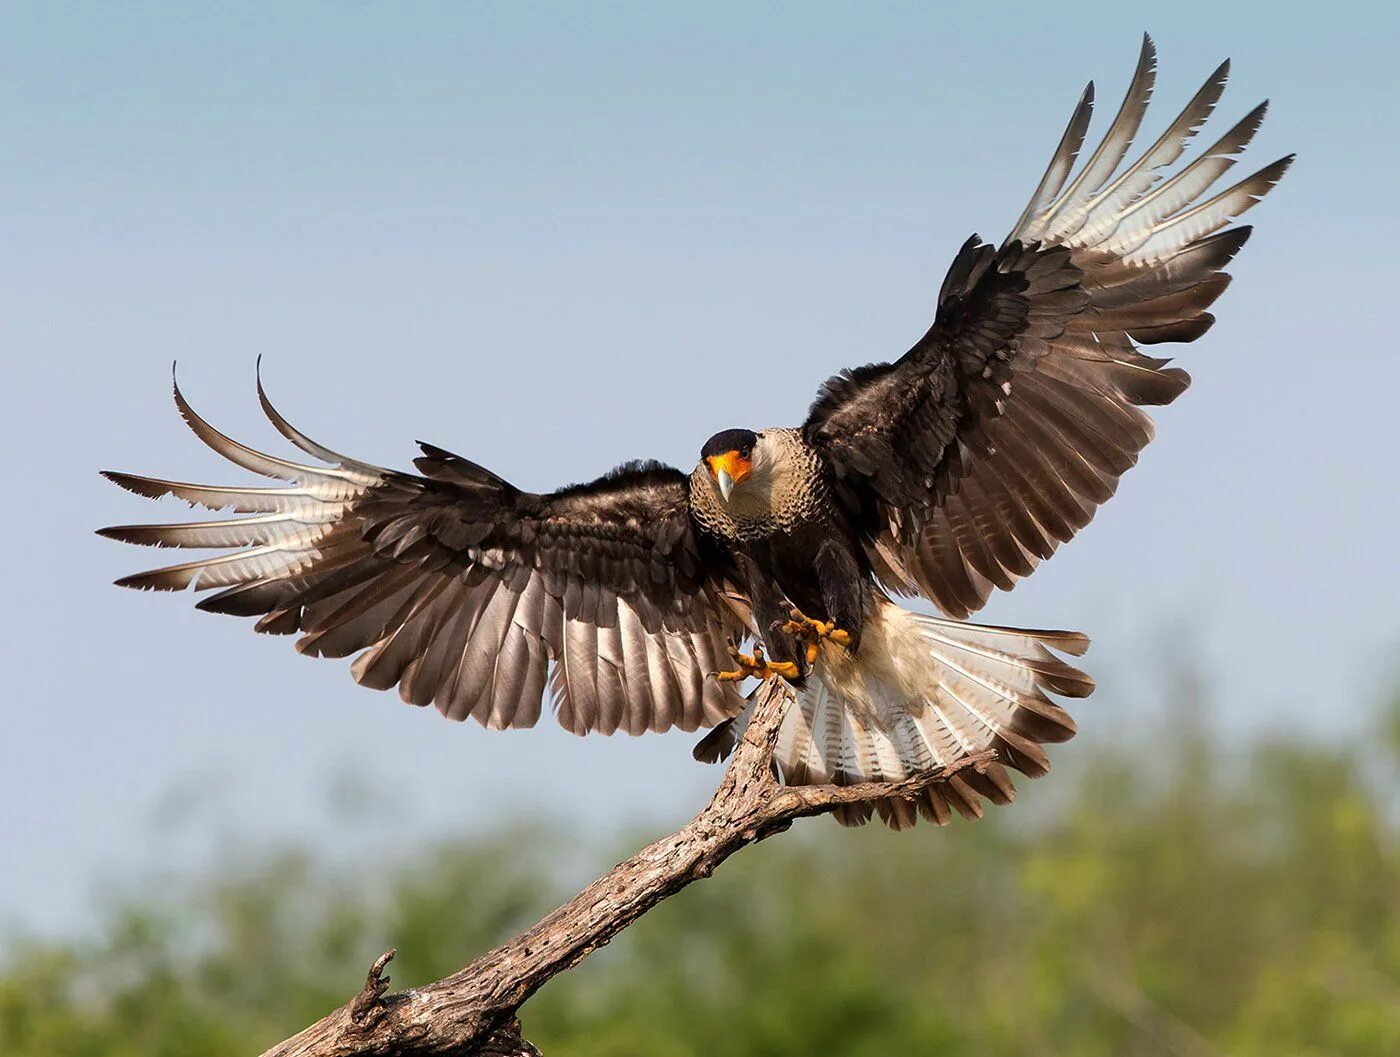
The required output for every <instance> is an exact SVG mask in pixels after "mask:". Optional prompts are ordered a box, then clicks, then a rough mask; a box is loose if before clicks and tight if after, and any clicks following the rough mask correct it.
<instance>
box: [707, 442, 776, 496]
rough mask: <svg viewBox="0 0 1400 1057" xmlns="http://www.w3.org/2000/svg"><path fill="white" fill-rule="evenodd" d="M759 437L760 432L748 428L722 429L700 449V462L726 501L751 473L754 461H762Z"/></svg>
mask: <svg viewBox="0 0 1400 1057" xmlns="http://www.w3.org/2000/svg"><path fill="white" fill-rule="evenodd" d="M762 439H763V435H762V434H761V433H755V432H754V431H753V430H751V429H726V430H723V431H722V432H720V433H716V434H715V435H714V436H713V437H711V438H710V439H709V440H707V441H705V446H704V447H703V448H701V449H700V465H701V466H703V467H705V468H706V469H707V470H708V471H709V474H710V480H712V481H714V483H715V487H716V488H717V489H719V494H720V495H721V496H722V497H723V498H724V501H725V502H726V503H727V502H729V497H730V496H731V495H733V494H734V489H736V488H738V487H739V486H740V485H742V484H743V483H744V482H745V481H747V480H748V479H749V478H751V477H752V476H753V474H754V468H755V463H756V462H761V461H762V453H761V452H760V450H759V449H760V446H761V443H762Z"/></svg>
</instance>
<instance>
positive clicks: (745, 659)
mask: <svg viewBox="0 0 1400 1057" xmlns="http://www.w3.org/2000/svg"><path fill="white" fill-rule="evenodd" d="M729 656H731V657H733V658H734V663H735V664H737V665H738V668H736V669H734V670H733V671H728V672H713V673H711V674H713V675H714V677H715V678H716V679H718V680H719V681H720V682H722V683H738V682H742V681H743V680H745V679H747V678H748V677H749V676H751V675H754V676H757V677H758V678H760V679H774V678H777V677H778V676H782V677H783V678H784V679H796V678H797V676H798V675H799V672H798V670H797V665H795V664H793V663H792V662H791V661H770V660H768V659H767V658H766V657H764V656H763V646H762V645H761V644H759V643H754V647H753V656H752V657H750V656H749V655H748V654H747V653H740V652H739V647H738V646H736V645H734V642H733V640H732V639H731V640H730V642H729Z"/></svg>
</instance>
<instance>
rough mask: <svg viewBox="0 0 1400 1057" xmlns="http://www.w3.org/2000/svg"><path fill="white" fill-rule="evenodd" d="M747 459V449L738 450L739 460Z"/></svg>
mask: <svg viewBox="0 0 1400 1057" xmlns="http://www.w3.org/2000/svg"><path fill="white" fill-rule="evenodd" d="M748 457H749V449H748V448H746V447H745V448H740V449H739V458H741V459H747V458H748Z"/></svg>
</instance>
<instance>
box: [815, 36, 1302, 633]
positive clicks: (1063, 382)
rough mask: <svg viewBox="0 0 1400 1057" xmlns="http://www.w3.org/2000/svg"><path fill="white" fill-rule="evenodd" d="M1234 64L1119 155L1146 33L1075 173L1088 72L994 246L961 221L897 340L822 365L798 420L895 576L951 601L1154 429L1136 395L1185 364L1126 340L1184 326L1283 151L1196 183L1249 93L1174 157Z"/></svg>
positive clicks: (1089, 491) (1146, 53)
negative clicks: (937, 279)
mask: <svg viewBox="0 0 1400 1057" xmlns="http://www.w3.org/2000/svg"><path fill="white" fill-rule="evenodd" d="M1228 67H1229V64H1228V63H1225V64H1223V65H1221V66H1220V68H1219V69H1217V70H1216V71H1215V72H1214V73H1213V74H1212V75H1211V76H1210V78H1209V80H1207V81H1206V83H1205V85H1204V86H1203V87H1202V88H1201V89H1200V91H1199V92H1197V93H1196V95H1195V96H1194V97H1193V98H1192V99H1191V101H1190V102H1189V103H1188V104H1187V106H1186V109H1185V110H1183V111H1182V112H1181V114H1180V115H1179V116H1178V117H1177V118H1176V120H1175V121H1173V122H1172V124H1171V125H1170V126H1169V127H1168V129H1167V131H1166V132H1164V133H1163V134H1162V136H1161V137H1160V138H1159V139H1158V140H1156V142H1154V143H1153V144H1152V145H1151V146H1150V147H1149V148H1148V149H1147V150H1146V151H1145V152H1143V154H1142V155H1141V156H1140V157H1138V159H1137V160H1136V161H1134V162H1132V163H1131V164H1127V165H1124V164H1123V162H1124V159H1125V157H1126V156H1127V154H1128V150H1129V148H1130V146H1131V145H1132V141H1133V138H1134V136H1135V135H1136V133H1137V131H1138V127H1139V125H1140V124H1141V121H1142V118H1143V114H1144V112H1145V110H1146V108H1147V102H1148V98H1149V97H1150V96H1151V94H1152V85H1153V79H1154V75H1155V70H1156V52H1155V49H1154V47H1153V45H1152V42H1151V40H1150V39H1147V38H1144V41H1143V49H1142V55H1141V58H1140V59H1139V62H1138V66H1137V71H1136V73H1135V74H1134V77H1133V80H1132V83H1131V85H1130V87H1129V89H1128V94H1127V97H1126V98H1125V100H1124V102H1123V105H1122V107H1121V108H1120V109H1119V111H1118V114H1117V116H1116V117H1115V118H1114V120H1113V123H1112V125H1111V126H1110V128H1109V129H1108V132H1107V133H1106V135H1105V137H1104V139H1103V142H1102V143H1101V144H1100V145H1099V146H1098V148H1097V149H1096V150H1095V151H1094V152H1093V154H1092V155H1091V156H1090V158H1089V159H1088V161H1086V162H1085V163H1084V164H1083V166H1082V167H1081V168H1080V169H1079V171H1078V174H1077V175H1075V176H1074V177H1073V179H1070V175H1071V173H1072V172H1073V170H1074V167H1075V162H1076V159H1077V158H1078V156H1079V149H1080V147H1081V146H1082V144H1083V141H1084V136H1085V132H1086V130H1087V128H1088V124H1089V116H1090V112H1091V109H1092V103H1093V85H1092V84H1090V86H1089V88H1088V89H1086V91H1085V93H1084V95H1083V97H1082V98H1081V99H1080V102H1079V105H1078V106H1077V107H1076V108H1075V111H1074V114H1073V116H1072V118H1071V120H1070V123H1069V127H1068V128H1067V129H1066V131H1065V134H1064V138H1063V139H1062V140H1061V141H1060V145H1059V148H1058V149H1057V150H1056V152H1055V155H1054V157H1053V159H1052V160H1051V163H1050V166H1049V168H1048V169H1047V171H1046V173H1045V176H1044V178H1043V179H1042V180H1041V182H1040V186H1039V187H1037V188H1036V191H1035V194H1034V196H1033V197H1032V199H1031V201H1030V203H1029V204H1028V205H1027V207H1026V210H1025V212H1024V213H1023V214H1022V216H1021V218H1020V220H1019V221H1018V222H1017V224H1016V227H1015V229H1014V230H1013V231H1012V232H1011V234H1010V235H1009V236H1008V238H1007V240H1006V242H1004V243H1003V244H1002V246H1001V247H1000V248H995V247H992V246H990V245H985V244H982V243H981V242H980V241H979V239H978V238H977V237H976V236H973V237H972V239H970V240H969V241H968V242H967V243H966V244H965V245H964V246H963V247H962V250H961V251H960V252H959V253H958V255H957V257H956V259H955V260H954V261H953V265H952V267H951V268H950V269H949V272H948V276H947V278H946V279H945V280H944V283H943V288H942V290H941V291H940V293H939V298H938V312H937V316H936V318H935V321H934V324H933V326H932V327H931V328H930V330H929V331H928V333H927V334H925V335H924V337H923V338H921V339H920V340H919V342H918V343H917V344H915V345H914V347H913V348H912V349H910V350H909V352H907V353H906V354H905V355H904V356H903V357H902V358H901V359H899V360H897V361H896V362H894V363H884V364H874V365H871V366H868V367H861V368H858V369H856V370H852V371H847V372H845V373H843V374H841V375H839V376H837V377H835V378H832V379H831V380H829V381H828V382H827V383H826V384H825V386H824V387H823V389H822V391H821V393H820V394H819V396H818V398H817V401H816V403H815V404H814V405H813V407H812V411H811V414H810V416H809V417H808V420H807V422H806V425H805V427H804V431H805V435H806V438H807V440H808V442H809V443H811V444H813V445H815V446H817V447H818V448H820V449H821V450H822V451H823V452H824V453H825V455H826V457H827V460H828V462H829V464H830V466H831V471H832V474H833V476H834V478H835V481H836V484H837V490H838V494H839V495H840V497H841V499H842V500H843V502H845V503H846V504H847V505H848V506H849V507H850V508H851V509H852V510H853V511H854V512H856V513H857V514H858V515H859V516H860V517H862V518H863V519H864V523H865V525H866V528H867V531H868V544H867V549H868V550H869V552H870V556H871V559H872V561H873V562H874V564H875V568H876V570H877V571H878V573H879V575H880V577H881V579H882V580H883V581H884V582H885V583H886V585H887V586H889V587H890V588H891V589H893V590H897V591H902V592H908V593H915V592H917V593H920V594H923V595H924V596H926V597H927V598H929V599H931V600H932V601H933V602H935V603H936V604H937V605H938V606H939V607H940V608H941V609H942V610H944V612H946V613H948V614H949V615H951V616H956V617H966V616H967V615H969V614H970V613H972V612H973V611H975V610H977V609H979V608H980V607H981V606H982V605H983V603H984V602H985V601H986V600H987V597H988V596H989V595H990V593H991V590H992V588H993V587H998V588H1002V589H1009V588H1011V587H1012V586H1013V585H1014V584H1015V582H1016V580H1017V579H1018V578H1020V577H1023V576H1027V575H1029V574H1030V573H1031V572H1032V571H1033V570H1034V569H1035V567H1036V564H1037V563H1038V562H1039V561H1041V560H1042V559H1044V558H1048V557H1050V555H1051V554H1053V553H1054V551H1055V548H1056V547H1057V546H1058V545H1059V544H1060V543H1062V542H1065V541H1067V540H1069V539H1070V538H1071V537H1072V536H1073V535H1074V534H1075V533H1076V532H1077V531H1078V530H1079V529H1081V528H1083V527H1084V526H1085V525H1086V524H1088V522H1089V520H1090V518H1092V517H1093V515H1094V512H1095V510H1096V509H1097V507H1098V506H1099V504H1100V503H1103V502H1104V501H1105V500H1107V499H1108V498H1109V497H1110V496H1111V495H1112V494H1113V492H1114V489H1115V488H1116V487H1117V483H1118V478H1119V476H1120V475H1121V474H1122V473H1123V472H1124V471H1126V470H1127V469H1128V468H1129V467H1131V466H1132V465H1133V464H1134V463H1135V462H1136V461H1137V456H1138V452H1140V451H1141V450H1142V449H1143V447H1145V446H1146V444H1147V443H1148V441H1149V440H1151V439H1152V435H1153V427H1152V420H1151V419H1150V418H1149V417H1148V415H1147V413H1146V412H1145V411H1143V410H1142V408H1143V406H1145V405H1154V404H1167V403H1170V402H1171V401H1172V400H1174V399H1175V398H1176V397H1177V396H1179V395H1180V394H1181V393H1182V392H1183V391H1184V390H1185V389H1186V387H1187V385H1188V384H1189V382H1190V379H1189V378H1188V376H1187V375H1186V373H1185V372H1184V371H1181V370H1180V369H1177V368H1172V367H1168V366H1167V362H1168V361H1167V360H1163V359H1157V358H1154V357H1151V356H1146V355H1144V354H1143V353H1141V352H1140V351H1138V348H1137V346H1139V345H1149V344H1155V343H1158V342H1168V341H1193V340H1195V339H1196V338H1198V337H1200V336H1201V335H1202V334H1204V333H1205V332H1206V331H1207V330H1208V329H1209V328H1210V326H1211V324H1212V323H1213V322H1214V321H1215V319H1214V317H1213V316H1212V315H1211V314H1210V313H1209V312H1208V311H1207V309H1208V308H1209V307H1210V306H1211V304H1212V302H1214V301H1215V299H1216V298H1217V297H1219V296H1220V294H1221V293H1222V292H1223V291H1224V289H1225V287H1226V286H1227V285H1228V283H1229V276H1227V275H1225V274H1224V273H1223V272H1222V271H1221V269H1222V268H1223V267H1225V265H1226V264H1227V263H1228V262H1229V261H1230V260H1231V259H1232V258H1233V257H1234V256H1235V254H1236V253H1238V252H1239V249H1240V247H1241V246H1243V245H1244V243H1245V240H1246V239H1247V238H1248V237H1249V232H1250V229H1249V228H1247V227H1236V228H1229V227H1228V225H1229V224H1230V222H1231V221H1232V220H1233V218H1235V217H1237V216H1238V215H1239V214H1241V213H1243V212H1244V211H1245V210H1247V209H1249V208H1250V207H1251V206H1253V205H1254V204H1255V203H1256V202H1258V201H1259V199H1260V198H1262V197H1263V195H1264V194H1265V193H1266V192H1267V191H1268V190H1269V189H1270V188H1272V187H1273V186H1274V184H1275V183H1277V182H1278V180H1279V179H1280V177H1281V176H1282V175H1283V173H1284V171H1285V170H1286V169H1287V168H1288V165H1289V163H1290V162H1291V161H1292V158H1291V156H1290V157H1288V158H1284V159H1281V160H1280V161H1277V162H1274V163H1273V164H1272V165H1269V166H1266V167H1265V168H1263V169H1261V170H1259V171H1258V172H1256V173H1254V174H1253V175H1252V176H1249V177H1247V178H1246V179H1244V180H1242V181H1240V182H1239V183H1236V184H1234V185H1233V186H1230V187H1229V188H1228V189H1226V190H1223V191H1220V192H1219V193H1216V194H1214V195H1210V196H1209V197H1207V193H1208V191H1209V190H1210V189H1211V187H1212V185H1213V184H1215V182H1216V181H1217V180H1218V179H1219V178H1220V177H1221V176H1223V175H1224V174H1225V172H1226V171H1227V170H1228V169H1230V168H1231V167H1232V166H1233V165H1234V163H1235V156H1236V155H1238V154H1239V153H1240V152H1241V151H1242V150H1243V149H1244V147H1245V145H1246V144H1248V142H1249V141H1250V139H1251V137H1252V136H1253V135H1254V133H1255V131H1256V130H1257V129H1258V128H1259V125H1260V123H1261V121H1262V120H1263V117H1264V111H1265V107H1264V106H1263V105H1261V106H1259V107H1256V108H1255V109H1254V110H1252V111H1250V112H1249V113H1248V114H1247V115H1246V116H1245V117H1244V118H1243V119H1242V120H1241V121H1239V123H1238V124H1236V125H1234V126H1233V127H1231V128H1230V129H1229V131H1227V132H1225V134H1224V135H1223V136H1221V138H1220V139H1219V140H1217V141H1216V142H1215V143H1214V144H1213V145H1212V146H1210V147H1208V148H1206V149H1205V150H1204V151H1201V152H1200V153H1199V154H1198V155H1197V156H1196V157H1195V158H1194V160H1192V161H1190V162H1189V163H1188V164H1185V165H1184V166H1182V167H1180V168H1178V169H1176V171H1174V172H1168V171H1167V170H1168V169H1169V167H1171V166H1172V165H1173V163H1174V162H1176V161H1177V159H1178V158H1180V157H1181V155H1182V154H1183V152H1184V151H1185V148H1186V144H1187V143H1188V141H1189V140H1191V138H1192V137H1193V136H1194V135H1195V134H1196V131H1197V130H1198V129H1199V128H1200V127H1201V125H1202V124H1203V123H1204V122H1205V120H1206V118H1207V117H1208V116H1209V115H1210V113H1211V111H1212V110H1213V109H1214V107H1215V104H1216V102H1217V100H1218V99H1219V98H1220V94H1221V92H1222V90H1223V89H1224V85H1225V79H1226V74H1227V72H1228Z"/></svg>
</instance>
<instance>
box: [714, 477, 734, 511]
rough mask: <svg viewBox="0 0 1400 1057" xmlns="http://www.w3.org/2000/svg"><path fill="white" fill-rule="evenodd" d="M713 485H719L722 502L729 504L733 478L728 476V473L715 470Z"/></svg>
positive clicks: (732, 489)
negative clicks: (722, 497)
mask: <svg viewBox="0 0 1400 1057" xmlns="http://www.w3.org/2000/svg"><path fill="white" fill-rule="evenodd" d="M715 484H717V485H719V494H720V495H722V496H724V501H725V502H726V503H727V502H729V497H730V496H731V495H733V494H734V478H732V477H730V476H729V471H728V470H716V471H715Z"/></svg>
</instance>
